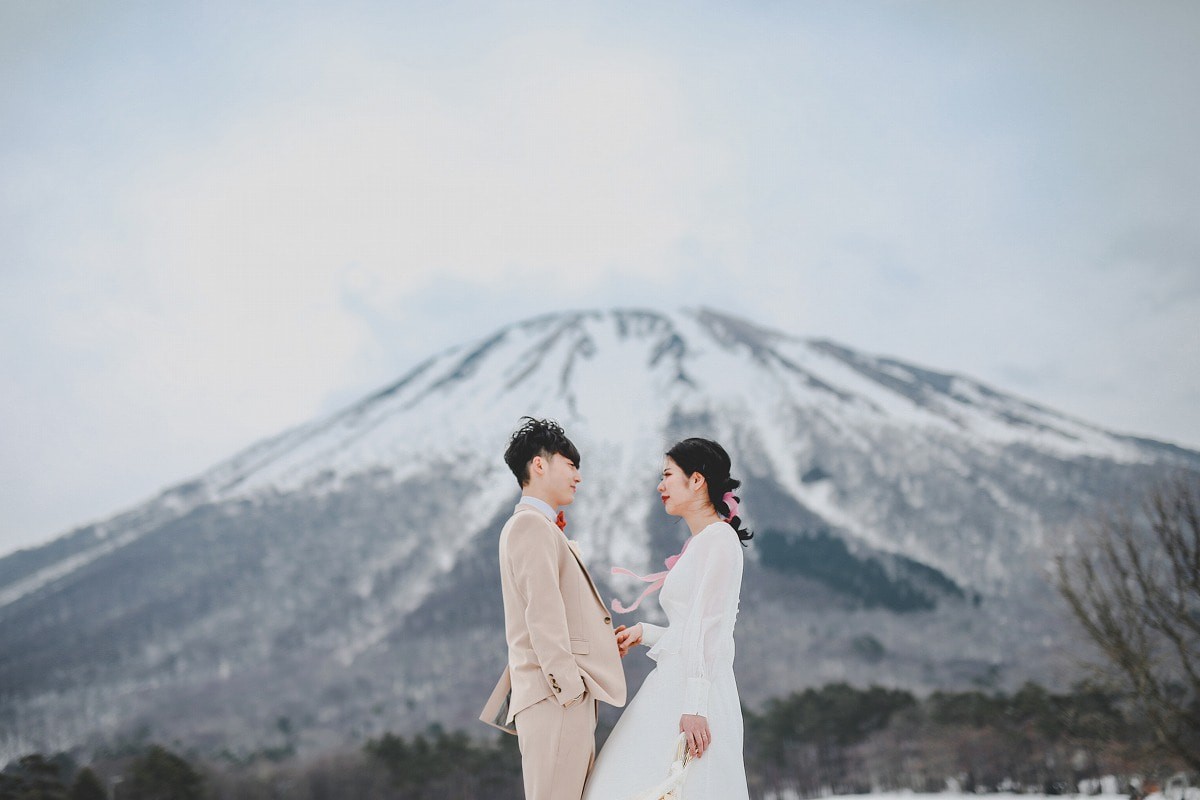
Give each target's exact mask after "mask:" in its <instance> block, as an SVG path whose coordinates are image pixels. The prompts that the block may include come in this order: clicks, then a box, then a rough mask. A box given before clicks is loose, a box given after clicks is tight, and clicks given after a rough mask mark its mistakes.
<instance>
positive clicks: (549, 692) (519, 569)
mask: <svg viewBox="0 0 1200 800" xmlns="http://www.w3.org/2000/svg"><path fill="white" fill-rule="evenodd" d="M500 588H501V593H502V595H503V598H504V634H505V638H506V639H507V640H508V668H507V669H505V671H504V674H503V675H501V676H500V680H499V682H498V683H497V684H496V688H495V689H494V690H493V691H492V696H491V697H490V698H489V699H488V702H487V705H485V706H484V709H483V713H482V714H480V715H479V718H480V719H481V720H483V721H484V722H486V723H488V724H489V725H495V726H496V727H498V728H500V729H501V730H507V731H508V732H509V733H515V732H516V731H515V730H514V729H513V728H512V720H513V717H515V716H516V715H517V712H519V711H522V710H523V709H526V708H528V707H529V706H531V705H533V704H534V703H537V702H539V701H541V700H544V699H545V698H547V697H553V698H554V699H555V700H556V701H557V702H559V703H560V704H562V705H564V706H566V705H568V704H570V703H571V701H572V700H575V699H576V698H578V697H579V695H581V694H582V693H583V692H584V691H587V692H588V693H589V694H590V695H591V697H592V698H593V699H596V700H603V701H604V702H606V703H609V704H610V705H614V706H623V705H625V672H624V670H623V669H622V667H621V656H620V653H619V652H618V651H617V642H616V637H615V636H614V635H613V627H612V614H611V613H610V612H609V610H608V607H607V606H606V605H605V604H604V601H603V600H602V599H600V593H599V592H598V591H596V585H595V584H594V583H593V582H592V578H591V576H590V575H589V574H588V571H587V568H586V567H585V566H584V565H583V561H582V560H580V558H579V556H578V555H577V554H576V553H575V551H574V549H573V548H572V547H571V546H570V544H569V543H568V542H567V539H566V537H564V536H563V534H562V531H560V530H559V529H558V526H556V525H555V524H554V523H553V522H551V521H550V520H548V519H546V517H545V515H544V514H542V512H540V511H538V510H537V509H535V508H531V507H530V506H525V505H520V506H517V510H516V511H515V512H514V513H513V515H512V517H510V518H509V520H508V522H507V523H505V525H504V529H503V530H501V531H500Z"/></svg>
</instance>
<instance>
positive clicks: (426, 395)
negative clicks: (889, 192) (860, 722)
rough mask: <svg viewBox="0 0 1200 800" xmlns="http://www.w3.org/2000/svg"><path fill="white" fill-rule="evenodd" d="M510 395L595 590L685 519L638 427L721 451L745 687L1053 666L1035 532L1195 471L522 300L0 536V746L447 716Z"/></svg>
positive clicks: (1043, 545)
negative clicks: (548, 460)
mask: <svg viewBox="0 0 1200 800" xmlns="http://www.w3.org/2000/svg"><path fill="white" fill-rule="evenodd" d="M526 414H529V415H534V416H550V417H554V418H557V419H559V420H560V421H561V422H562V423H563V424H564V425H565V426H566V428H567V430H568V433H569V435H570V436H571V437H572V438H573V439H574V440H575V441H576V443H577V444H578V445H579V447H580V450H581V452H582V454H583V463H582V471H583V476H584V483H583V485H582V486H581V490H580V493H579V497H578V499H577V501H576V503H575V505H574V506H573V507H572V508H571V509H570V511H569V518H570V525H571V528H570V533H571V535H572V536H573V537H574V538H578V539H579V540H580V541H581V543H582V545H583V547H584V550H585V554H586V556H587V559H588V561H589V562H590V563H591V564H592V565H593V573H594V574H595V575H596V577H597V578H598V580H599V581H600V582H601V583H602V584H603V586H602V589H603V590H604V591H605V592H607V593H608V596H611V595H612V593H613V592H622V593H624V594H629V593H630V592H631V591H632V587H630V586H629V585H628V584H622V583H610V582H609V580H608V576H607V573H608V569H607V567H608V566H609V565H612V564H621V565H624V566H628V567H631V568H633V569H643V570H644V569H652V568H654V567H656V566H657V564H658V562H659V561H660V560H661V558H662V557H663V556H664V555H666V554H668V553H670V552H674V551H675V550H676V549H677V547H678V543H679V541H680V540H681V539H682V538H683V533H681V530H680V528H679V527H678V526H677V525H675V526H673V525H672V524H671V522H670V520H669V519H667V518H665V517H664V515H663V514H662V512H661V509H660V508H659V507H658V504H657V503H656V498H655V494H654V487H655V485H656V484H657V480H658V478H657V475H658V472H659V470H660V468H661V456H662V452H663V451H664V450H665V449H666V448H667V447H668V446H669V445H670V444H671V443H672V442H673V441H675V440H676V439H678V438H682V437H684V436H688V435H705V436H711V437H713V438H716V439H718V440H719V441H721V442H723V443H724V444H726V446H727V447H728V448H729V449H730V451H731V453H732V454H733V457H734V463H735V468H736V469H735V474H737V475H738V476H739V477H741V478H743V480H744V482H745V485H744V487H743V495H744V499H745V505H744V508H745V511H746V516H747V517H748V520H749V522H750V523H751V525H752V527H755V528H756V529H757V531H758V534H759V535H758V536H757V537H756V539H755V540H754V544H753V545H752V546H751V547H750V549H749V550H748V551H747V554H748V566H747V584H746V589H745V591H744V594H743V610H742V615H741V617H740V618H739V632H738V639H739V645H738V646H739V661H738V671H739V676H740V677H742V678H743V679H745V680H746V691H745V692H744V694H745V696H746V698H747V700H748V701H749V702H755V701H756V700H761V699H764V698H766V697H770V696H772V695H777V694H780V693H783V692H785V691H790V690H792V689H794V688H798V687H799V686H802V685H811V684H814V683H819V682H822V681H824V680H830V679H841V678H847V679H853V680H860V681H866V680H878V681H884V682H891V683H897V684H903V685H908V686H913V687H917V688H928V687H933V686H942V685H957V684H962V683H972V682H974V683H979V682H981V681H983V682H989V681H990V682H997V683H1001V684H1003V683H1009V682H1017V681H1020V680H1023V679H1024V678H1027V677H1040V678H1042V679H1052V678H1053V674H1054V670H1056V669H1058V668H1060V667H1061V666H1062V663H1061V656H1062V653H1063V642H1064V641H1065V640H1064V638H1063V637H1062V635H1061V622H1062V621H1061V617H1060V616H1059V615H1058V612H1057V611H1056V610H1055V604H1054V598H1053V595H1052V592H1050V591H1049V589H1048V587H1047V585H1046V581H1045V575H1044V566H1045V563H1046V560H1047V558H1048V557H1049V554H1050V553H1051V552H1052V551H1053V549H1054V546H1055V543H1056V541H1055V540H1056V537H1057V536H1059V535H1061V532H1062V531H1064V530H1066V529H1067V528H1068V527H1069V525H1071V524H1073V523H1074V522H1075V521H1077V520H1078V519H1079V518H1080V517H1081V516H1082V515H1086V513H1088V512H1089V510H1090V509H1091V508H1092V507H1093V506H1094V504H1095V503H1096V502H1098V501H1099V499H1100V498H1104V497H1106V496H1108V495H1110V494H1112V493H1113V492H1114V491H1120V490H1125V489H1131V488H1132V487H1134V486H1137V485H1140V484H1142V483H1145V482H1147V481H1151V480H1153V479H1155V477H1156V476H1160V475H1162V474H1163V473H1164V472H1165V471H1168V470H1176V469H1192V470H1195V469H1200V454H1196V453H1194V452H1191V451H1187V450H1183V449H1181V448H1177V447H1173V446H1170V445H1165V444H1161V443H1156V442H1151V441H1147V440H1142V439H1136V438H1133V437H1128V436H1122V435H1118V434H1114V433H1110V432H1108V431H1105V430H1103V429H1101V428H1099V427H1097V426H1094V425H1090V424H1088V423H1085V422H1082V421H1079V420H1075V419H1072V418H1070V417H1067V416H1065V415H1062V414H1059V413H1057V412H1054V411H1052V410H1050V409H1046V408H1043V407H1040V406H1038V405H1036V404H1034V403H1031V402H1029V401H1026V400H1022V399H1019V398H1016V397H1013V396H1010V395H1006V394H1004V393H1002V392H1000V391H997V390H995V389H993V388H991V387H988V386H986V385H984V384H981V383H979V382H977V381H974V380H971V379H969V378H966V377H963V376H958V375H950V374H944V373H939V372H935V371H932V370H929V369H925V368H921V367H917V366H914V365H911V364H906V363H904V362H901V361H898V360H896V359H891V358H883V357H877V356H871V355H867V354H863V353H859V352H856V351H854V350H851V349H849V348H847V347H844V346H841V345H838V344H836V343H833V342H830V341H826V340H819V339H805V338H800V337H796V336H791V335H788V334H786V333H783V332H779V331H773V330H768V329H766V328H763V327H761V326H758V325H755V324H753V323H751V322H748V321H745V320H741V319H737V318H734V317H731V316H728V315H725V314H721V313H719V312H715V311H711V310H706V309H699V310H687V311H679V312H671V313H662V312H654V311H644V310H609V311H583V312H571V313H559V314H549V315H545V316H542V317H538V318H536V319H531V320H527V321H523V322H518V323H514V324H512V325H509V326H506V327H504V328H502V329H501V330H499V331H497V332H496V333H495V334H493V335H491V336H488V337H485V338H482V339H479V340H477V341H473V342H469V343H466V344H463V345H460V346H457V347H453V348H450V349H448V350H446V351H444V352H441V353H439V354H436V355H434V356H432V357H431V358H429V359H428V360H426V361H424V362H423V363H421V364H419V365H417V366H416V367H414V368H413V369H412V370H411V371H410V372H409V373H408V374H407V375H405V376H404V377H402V378H401V379H400V380H398V381H397V382H395V383H394V384H392V385H390V386H388V387H385V388H384V389H382V390H380V391H378V392H376V393H374V394H372V395H370V396H368V397H366V398H364V399H363V400H361V401H360V402H358V403H355V404H354V405H352V406H350V407H348V408H346V409H344V410H342V411H340V412H338V413H336V414H333V415H331V416H329V417H328V418H325V419H321V420H317V421H314V422H312V423H309V424H306V425H302V426H300V427H297V428H294V429H292V430H289V431H286V432H284V433H282V434H280V435H278V436H276V437H273V438H271V439H268V440H266V441H263V442H260V443H258V444H256V445H254V446H252V447H250V448H248V449H247V450H245V451H243V452H241V453H239V454H237V455H235V456H234V457H233V458H231V459H229V460H228V461H225V462H223V463H221V464H218V465H216V466H215V467H213V468H212V469H210V470H209V471H207V472H205V473H204V474H202V475H200V476H198V477H197V478H196V479H194V480H191V481H188V482H186V483H184V484H181V485H179V486H177V487H175V488H173V489H171V490H169V491H167V492H165V493H163V494H162V495H161V496H159V497H157V498H154V499H152V500H150V501H149V502H147V503H146V504H145V505H143V506H141V507H139V508H136V509H133V510H131V511H128V512H125V513H123V514H120V515H117V516H115V517H113V518H112V519H109V520H106V521H104V522H102V523H98V524H95V525H90V526H85V527H83V528H80V529H78V530H76V531H74V532H72V533H71V534H68V535H67V536H64V537H62V538H61V539H59V540H57V541H55V542H52V543H51V544H49V545H46V546H45V547H42V548H38V549H36V550H31V551H23V552H21V553H17V554H13V555H12V556H9V557H7V558H5V559H0V641H3V642H5V647H4V649H3V651H2V654H0V686H3V687H4V691H3V692H0V756H2V755H4V754H12V753H15V752H20V751H22V750H23V749H28V748H29V747H31V746H35V745H36V746H38V747H42V748H47V747H58V746H72V745H78V744H80V743H84V742H97V741H111V740H112V739H113V738H114V737H120V736H123V735H129V734H128V732H129V731H131V730H136V729H138V728H139V727H140V729H141V730H143V731H150V732H152V734H153V735H158V736H174V737H177V738H180V739H181V740H187V741H189V742H192V743H193V744H195V745H196V746H198V747H209V748H210V749H214V750H219V749H221V748H232V749H233V750H234V751H236V752H245V751H247V750H249V749H252V748H253V746H254V743H255V742H261V740H262V738H263V737H264V736H266V735H267V734H265V733H264V731H269V730H271V728H272V725H273V724H274V721H275V720H277V719H278V718H279V717H281V716H288V717H289V718H291V719H292V720H293V723H294V725H295V727H296V729H297V730H300V731H302V735H303V741H302V742H301V744H302V746H304V747H309V748H315V747H320V746H328V745H332V744H340V743H343V742H344V741H346V740H347V739H351V740H354V739H356V738H358V739H361V738H362V737H364V736H368V735H372V734H373V733H377V732H378V731H380V730H382V729H386V728H389V727H390V728H392V729H398V730H404V729H408V728H413V727H419V726H422V725H423V724H426V723H428V722H430V721H435V720H436V721H440V722H442V723H443V724H450V725H452V726H454V725H459V724H463V725H465V724H469V722H470V721H471V720H472V719H473V711H474V710H475V709H476V707H477V706H478V704H479V703H480V702H482V696H480V695H479V692H481V691H483V692H484V696H486V691H485V690H486V688H487V684H488V683H489V682H490V680H491V679H492V678H493V673H494V672H496V671H497V670H498V665H499V664H500V663H502V660H503V634H502V627H501V626H502V623H501V622H500V619H501V618H500V615H499V612H498V609H497V606H498V598H499V588H498V583H497V580H498V578H497V573H496V568H495V535H496V533H497V531H498V529H499V525H500V523H501V522H502V520H503V519H504V517H505V516H506V515H507V513H508V512H509V511H510V510H511V505H512V503H513V501H514V500H515V499H516V496H517V490H516V486H515V482H514V481H513V479H512V476H511V474H509V473H508V472H507V469H506V467H505V466H504V464H503V462H502V460H501V457H500V456H501V453H502V451H503V449H504V445H505V442H506V439H507V436H508V435H509V433H510V431H511V430H512V429H513V428H514V427H515V425H516V423H517V421H518V418H519V417H520V416H522V415H526ZM652 605H653V604H652ZM650 613H651V614H654V613H655V612H654V611H653V610H651V611H650ZM880 653H882V654H883V656H882V657H880V656H879V654H880ZM635 669H636V667H635ZM148 735H149V734H148Z"/></svg>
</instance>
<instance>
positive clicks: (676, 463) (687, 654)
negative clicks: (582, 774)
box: [583, 439, 753, 800]
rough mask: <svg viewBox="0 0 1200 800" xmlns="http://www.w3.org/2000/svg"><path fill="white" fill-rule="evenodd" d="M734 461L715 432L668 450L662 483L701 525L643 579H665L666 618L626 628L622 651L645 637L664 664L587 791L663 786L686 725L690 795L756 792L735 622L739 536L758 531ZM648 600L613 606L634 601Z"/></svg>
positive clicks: (668, 498) (673, 503)
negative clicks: (750, 522) (742, 503)
mask: <svg viewBox="0 0 1200 800" xmlns="http://www.w3.org/2000/svg"><path fill="white" fill-rule="evenodd" d="M729 471H730V461H729V455H728V454H727V453H726V452H725V449H724V448H723V447H721V445H719V444H717V443H716V442H713V441H709V440H708V439H685V440H683V441H682V442H679V443H678V444H676V445H675V446H674V447H672V448H671V449H670V450H668V451H667V454H666V459H665V460H664V462H663V479H662V483H660V484H659V485H658V493H659V495H660V496H661V498H662V502H663V506H664V507H665V508H666V511H667V513H668V514H671V515H673V516H677V517H683V519H684V521H685V522H687V526H688V528H689V529H690V530H691V534H692V535H691V537H690V538H689V539H688V541H687V542H686V543H685V544H684V546H683V550H682V551H680V554H679V555H678V556H675V557H672V558H670V559H667V569H668V571H667V572H666V573H659V574H658V575H654V576H648V577H647V578H645V579H644V580H647V581H651V580H655V579H657V583H658V585H661V586H662V593H661V594H660V596H659V602H660V603H661V604H662V607H663V610H664V611H665V612H666V614H667V623H668V624H667V627H665V628H663V627H660V626H657V625H651V624H650V623H647V622H642V623H638V624H637V625H634V626H632V627H631V628H627V629H625V630H622V631H620V632H619V633H618V634H617V644H618V646H619V647H620V649H621V653H622V655H623V654H624V653H625V652H627V651H628V650H629V648H631V647H633V646H634V645H638V644H642V645H646V646H647V647H649V648H650V651H649V653H648V655H649V656H650V658H652V659H654V660H655V661H656V662H657V663H658V665H657V666H656V667H655V669H654V671H653V672H651V673H650V674H649V675H648V676H647V677H646V681H645V683H643V684H642V688H641V691H639V692H638V694H637V696H636V697H635V698H634V699H633V701H632V702H631V703H630V704H629V706H628V707H627V708H626V709H625V712H624V713H623V714H622V715H621V718H620V719H619V720H618V721H617V725H616V727H615V728H613V731H612V734H611V735H610V736H609V738H608V741H607V743H606V744H605V746H604V749H603V750H602V751H601V752H600V756H599V757H598V759H597V760H596V765H595V768H594V770H593V772H592V774H591V777H590V778H589V780H588V784H587V788H586V789H585V790H584V793H583V800H628V798H631V797H634V796H636V795H637V794H638V793H639V792H641V791H644V790H645V789H647V788H648V787H651V786H654V785H655V784H656V783H658V782H659V781H661V780H662V779H663V778H664V777H665V776H666V773H667V767H668V766H669V764H670V761H671V756H672V754H673V752H674V749H675V743H676V741H677V740H678V737H679V734H680V733H681V732H682V733H684V734H685V735H686V737H687V744H688V749H689V750H690V752H691V753H692V754H693V756H694V757H695V758H696V760H695V761H694V762H693V763H692V765H691V766H690V767H689V768H688V775H687V782H686V784H685V785H684V790H683V791H684V796H685V797H686V798H688V800H740V799H741V798H748V797H749V792H748V790H747V787H746V768H745V765H744V763H743V761H742V709H741V701H740V700H739V698H738V691H737V684H736V683H735V682H734V678H733V624H734V620H735V619H736V618H737V610H738V596H739V594H740V592H741V585H742V547H741V546H739V545H740V542H739V540H742V541H744V540H748V539H750V538H751V537H752V536H753V534H752V533H751V532H750V531H747V530H745V529H741V528H740V527H739V526H740V525H741V520H740V518H739V517H738V516H737V504H738V499H737V498H736V497H735V496H734V495H733V490H734V489H736V488H737V487H738V486H740V485H741V482H740V481H738V480H735V479H734V478H732V477H730V475H729ZM613 571H614V572H624V571H623V570H616V569H614V570H613ZM654 588H655V586H651V587H650V588H649V589H647V590H646V592H645V593H643V595H642V597H643V598H644V597H645V596H646V594H648V593H649V592H650V591H652V590H653V589H654ZM641 600H642V598H638V602H637V603H634V604H633V606H632V607H631V608H628V609H626V608H624V607H622V606H621V605H620V603H617V602H614V603H613V608H614V609H615V610H616V611H618V612H622V613H623V612H627V611H632V610H633V609H635V608H637V606H638V604H639V603H640V602H641Z"/></svg>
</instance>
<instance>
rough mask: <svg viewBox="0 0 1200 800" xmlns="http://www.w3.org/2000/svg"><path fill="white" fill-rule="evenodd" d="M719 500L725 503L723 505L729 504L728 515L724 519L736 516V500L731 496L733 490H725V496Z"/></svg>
mask: <svg viewBox="0 0 1200 800" xmlns="http://www.w3.org/2000/svg"><path fill="white" fill-rule="evenodd" d="M721 501H722V502H723V503H725V505H727V506H729V516H728V517H726V518H725V519H727V520H729V519H733V518H734V517H736V516H737V512H738V500H737V498H736V497H734V496H733V492H726V493H725V496H724V497H722V498H721Z"/></svg>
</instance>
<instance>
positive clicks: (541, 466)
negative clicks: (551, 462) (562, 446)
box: [529, 456, 546, 476]
mask: <svg viewBox="0 0 1200 800" xmlns="http://www.w3.org/2000/svg"><path fill="white" fill-rule="evenodd" d="M529 474H530V475H531V476H532V475H534V474H537V475H545V474H546V459H544V458H542V457H541V456H534V457H533V458H531V459H530V460H529Z"/></svg>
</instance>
